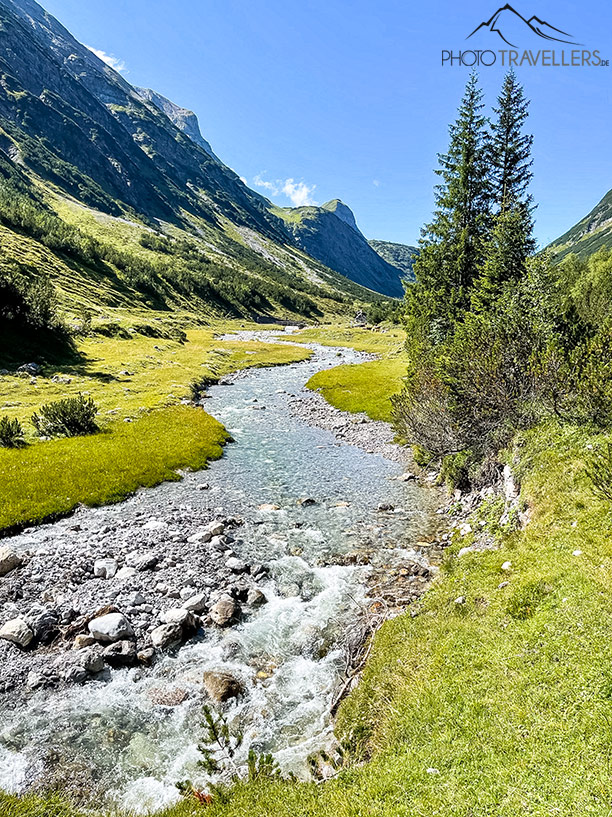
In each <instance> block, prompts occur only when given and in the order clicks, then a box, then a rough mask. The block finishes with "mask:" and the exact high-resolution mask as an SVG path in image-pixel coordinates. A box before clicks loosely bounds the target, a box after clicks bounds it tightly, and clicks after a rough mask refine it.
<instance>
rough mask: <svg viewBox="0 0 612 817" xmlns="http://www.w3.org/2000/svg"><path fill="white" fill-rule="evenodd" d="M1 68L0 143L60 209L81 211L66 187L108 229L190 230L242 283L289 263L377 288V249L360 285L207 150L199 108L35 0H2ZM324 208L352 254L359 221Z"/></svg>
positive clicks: (309, 275) (323, 279) (349, 292)
mask: <svg viewBox="0 0 612 817" xmlns="http://www.w3.org/2000/svg"><path fill="white" fill-rule="evenodd" d="M0 72H1V73H2V79H1V81H0V153H1V154H2V155H4V156H5V157H6V161H7V162H8V163H9V166H10V167H11V168H13V167H14V168H17V167H18V168H21V169H22V170H23V171H24V172H25V173H26V174H27V175H29V176H31V177H32V179H34V180H35V186H36V185H38V186H39V187H40V186H41V185H42V187H43V188H44V190H45V191H46V192H45V194H44V195H45V197H46V200H47V203H48V204H49V203H50V204H51V206H52V208H53V209H56V210H57V209H58V208H60V209H63V215H64V217H67V218H70V219H77V221H78V219H80V218H81V216H80V215H78V212H79V211H78V208H77V209H74V208H72V209H70V208H66V207H65V206H64V204H62V200H63V198H64V197H68V198H72V199H73V200H74V202H75V203H78V205H79V206H81V205H82V206H85V207H87V208H92V212H94V211H96V212H97V211H99V212H100V213H104V214H107V216H108V217H110V218H111V219H118V221H117V222H112V223H113V224H114V225H115V226H114V227H113V229H117V230H119V229H123V227H121V226H120V222H121V220H122V219H123V220H127V222H131V223H134V224H141V225H142V226H141V228H140V229H152V230H153V231H154V232H156V233H158V234H161V238H160V239H159V241H158V244H159V246H160V247H164V248H165V247H166V246H167V245H166V244H165V243H164V242H166V238H164V235H168V234H170V235H172V233H173V231H177V230H178V231H187V233H188V234H189V235H190V236H191V238H190V239H189V241H192V242H195V245H197V246H200V242H203V243H202V247H204V246H206V247H208V249H207V251H206V254H209V255H210V254H212V256H213V257H214V258H215V259H217V261H216V262H215V263H217V262H218V264H219V265H220V266H227V264H228V263H229V264H230V266H231V267H232V269H235V270H236V272H237V271H238V270H240V269H243V270H244V272H245V281H251V283H249V284H247V288H248V287H251V288H252V286H253V283H252V282H253V279H252V275H253V273H254V271H255V270H258V269H259V268H260V267H261V268H262V270H263V269H265V273H262V274H264V275H265V276H267V277H268V278H270V279H271V280H276V279H277V278H278V276H279V275H280V270H281V269H282V270H286V273H283V275H285V277H286V281H287V284H286V285H287V287H288V291H289V292H290V291H292V290H295V289H296V288H297V290H298V291H300V290H301V291H309V290H313V291H316V292H318V293H319V295H321V297H323V298H324V299H325V298H328V297H332V299H333V298H336V297H340V298H341V299H342V298H344V299H346V300H347V302H349V301H350V300H351V299H352V298H354V297H357V298H360V299H365V300H366V301H367V300H369V299H371V298H374V297H376V295H375V293H374V292H373V291H368V290H373V289H374V288H375V287H376V286H377V285H378V284H379V281H380V276H378V275H377V273H378V272H379V271H380V264H384V263H385V262H383V261H382V259H380V258H379V256H377V255H376V254H375V253H374V252H373V251H372V255H370V256H369V257H367V258H366V261H367V263H366V267H365V268H364V270H362V271H361V272H363V274H361V273H360V275H359V276H358V281H357V285H356V284H355V281H354V277H355V276H353V278H352V277H351V276H352V273H353V268H352V267H351V266H347V265H343V264H336V266H335V267H330V266H329V264H328V263H327V262H328V261H330V262H333V263H335V262H336V257H335V256H334V254H333V253H332V252H329V251H328V250H329V248H325V247H323V248H321V247H319V246H314V245H313V246H311V250H313V252H315V254H313V255H311V254H309V253H308V250H306V249H305V248H304V242H302V241H301V240H300V239H299V237H297V236H296V234H295V233H294V231H293V230H292V229H291V228H290V227H289V226H288V225H287V223H286V219H284V218H282V217H279V215H278V213H276V212H275V209H276V208H274V207H273V205H272V204H271V202H270V201H269V200H268V199H266V198H265V197H263V196H261V195H260V194H259V193H257V192H255V191H253V190H251V189H250V188H249V187H247V186H246V184H244V182H243V181H242V180H241V179H240V178H239V176H238V175H237V174H236V173H235V172H234V171H233V170H231V169H230V168H229V167H227V166H226V165H225V164H223V162H222V161H221V160H220V159H219V158H218V157H217V156H216V155H215V154H214V153H213V151H212V148H211V147H210V145H209V143H208V142H206V140H205V139H204V137H203V136H202V135H201V132H200V130H199V125H198V122H197V117H196V116H195V114H193V113H192V112H191V111H188V110H187V109H185V108H181V107H180V106H178V105H175V103H173V102H171V101H170V100H168V99H166V98H165V97H163V96H162V95H160V94H157V92H155V91H149V89H144V90H143V89H137V88H133V87H132V86H131V85H130V84H129V83H128V82H127V80H126V79H125V78H124V77H122V76H121V75H120V74H118V73H117V72H116V71H114V70H113V69H112V68H111V67H110V66H108V65H107V64H106V63H104V62H103V61H102V60H100V59H99V58H98V57H97V56H96V55H95V54H94V53H93V52H91V51H90V49H88V48H87V47H86V46H84V45H83V44H81V43H79V42H78V41H77V40H76V39H75V38H74V37H73V36H72V35H71V34H70V32H69V31H68V30H67V29H65V28H64V27H63V26H62V25H61V23H59V22H58V21H57V20H56V19H55V18H54V17H53V16H52V15H50V14H49V13H48V12H46V11H45V10H44V9H43V8H42V7H41V6H39V5H38V4H37V3H35V2H34V0H2V1H1V2H0ZM9 175H10V174H9ZM58 197H59V198H58ZM343 206H344V205H343ZM347 209H348V208H347ZM348 211H349V213H350V209H349V210H348ZM328 215H329V218H330V219H333V220H334V221H333V222H331V223H333V224H334V225H335V230H333V229H332V230H330V231H328V235H327V240H328V243H331V244H334V243H338V241H339V240H340V243H342V242H344V243H347V245H348V247H349V250H351V252H352V255H353V257H356V255H359V254H360V253H361V251H362V250H363V243H364V242H365V239H363V237H362V236H361V234H360V233H359V232H358V230H356V225H355V228H354V229H353V228H351V227H350V226H349V225H347V224H345V223H344V222H343V221H342V219H340V218H338V217H337V216H336V215H334V214H333V213H331V212H330V213H329V214H328ZM351 215H352V213H351ZM353 219H354V217H353ZM102 221H103V219H101V218H98V217H97V216H95V217H94V218H93V221H92V220H91V219H88V220H87V224H88V229H90V228H92V229H94V231H99V229H100V225H101V223H102ZM108 223H111V222H108ZM134 229H136V228H134ZM105 230H106V232H105V233H104V235H105V240H109V237H110V240H112V235H110V233H109V230H108V229H106V228H105ZM346 230H350V234H349V233H346ZM338 231H339V232H340V233H342V234H343V235H342V238H341V239H339V238H338V235H336V233H337V232H338ZM130 240H134V241H135V242H136V243H138V241H139V236H136V237H135V238H134V239H130ZM181 240H182V239H181ZM315 244H316V242H315ZM351 245H354V246H351ZM170 246H171V247H172V246H173V244H172V241H171V243H170ZM366 246H367V245H366ZM319 250H320V251H319ZM368 250H369V248H368ZM164 251H165V250H164ZM138 252H139V253H140V250H138ZM202 252H203V250H202ZM362 260H363V259H362ZM156 263H157V262H156ZM181 263H182V262H181ZM244 264H246V267H245V266H244ZM368 264H369V265H370V268H371V269H370V268H368ZM162 266H163V265H162ZM338 267H340V268H338ZM219 268H220V267H219ZM370 272H371V273H372V274H370ZM258 274H259V273H258ZM250 276H251V277H250ZM281 277H282V276H281ZM283 280H285V278H283ZM291 282H293V284H292V283H291ZM274 286H278V283H277V284H274ZM362 286H363V287H365V288H362ZM266 287H267V290H268V291H271V292H276V291H277V290H275V289H272V290H270V287H269V286H268V285H267V284H266ZM398 294H399V293H398ZM240 297H242V296H240ZM274 297H277V296H276V295H274ZM278 297H280V296H278ZM317 297H319V296H317ZM264 301H265V299H264ZM275 308H276V307H275Z"/></svg>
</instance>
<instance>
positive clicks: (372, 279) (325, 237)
mask: <svg viewBox="0 0 612 817" xmlns="http://www.w3.org/2000/svg"><path fill="white" fill-rule="evenodd" d="M273 211H274V212H275V213H277V214H279V215H280V216H281V217H282V218H284V219H285V221H286V223H287V227H288V229H290V230H291V231H292V233H293V236H294V239H295V241H296V243H297V244H298V246H300V247H301V248H302V249H303V250H304V251H305V252H307V253H308V254H309V255H311V256H312V257H313V258H317V259H318V260H319V261H321V262H322V263H323V264H326V265H327V266H328V267H331V268H332V269H335V270H337V271H338V272H340V273H342V274H343V275H346V276H347V277H348V278H351V279H352V280H353V281H355V282H356V283H358V284H361V285H362V286H368V287H370V288H372V289H375V290H377V291H378V292H381V293H383V294H384V295H389V296H391V297H394V298H401V297H402V296H403V292H404V290H403V286H402V278H403V271H402V270H401V269H400V268H398V267H397V266H393V265H392V264H390V263H389V262H388V261H386V260H385V259H384V258H382V257H381V256H380V255H379V254H378V253H377V252H376V251H375V250H374V249H372V247H371V246H370V244H369V243H368V241H367V239H366V238H365V237H364V236H363V234H362V233H361V232H360V230H359V228H358V227H357V224H356V222H355V216H354V215H353V213H352V211H351V210H350V208H349V207H347V205H346V204H344V203H343V202H341V201H340V200H339V199H334V200H333V201H329V202H326V203H325V204H324V205H322V206H321V207H315V206H307V207H286V208H277V207H275V208H273Z"/></svg>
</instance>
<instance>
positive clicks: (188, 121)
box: [136, 88, 221, 162]
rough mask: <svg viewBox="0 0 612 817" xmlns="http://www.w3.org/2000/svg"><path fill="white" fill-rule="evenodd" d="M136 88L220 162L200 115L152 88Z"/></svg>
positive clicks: (143, 96) (144, 97)
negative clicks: (204, 129) (201, 125)
mask: <svg viewBox="0 0 612 817" xmlns="http://www.w3.org/2000/svg"><path fill="white" fill-rule="evenodd" d="M136 90H137V91H138V93H139V94H140V96H141V97H142V98H143V99H145V100H146V101H147V102H152V103H153V104H154V105H155V107H156V108H159V110H160V111H162V112H163V113H165V114H166V116H167V117H168V119H169V120H170V121H171V122H172V124H173V125H176V127H177V128H178V129H179V130H180V131H182V132H183V133H184V134H185V135H186V136H188V137H189V138H190V139H191V141H192V142H195V143H196V145H199V146H200V147H201V148H204V150H205V151H206V153H208V155H209V156H212V158H213V159H216V160H217V161H218V162H220V161H221V159H219V157H218V156H215V154H214V153H213V150H212V148H211V146H210V144H209V143H208V142H207V141H206V139H204V137H203V136H202V133H201V131H200V123H199V122H198V117H197V116H196V115H195V114H194V112H193V111H190V110H188V109H187V108H181V107H180V105H176V104H175V103H174V102H172V101H171V100H170V99H167V98H166V97H165V96H162V95H161V94H158V93H157V92H156V91H152V90H151V89H150V88H136Z"/></svg>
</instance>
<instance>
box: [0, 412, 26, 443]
mask: <svg viewBox="0 0 612 817" xmlns="http://www.w3.org/2000/svg"><path fill="white" fill-rule="evenodd" d="M0 445H1V446H2V447H3V448H18V447H19V446H20V445H23V428H22V427H21V423H20V422H19V420H18V419H17V418H16V417H15V418H14V419H12V420H11V419H10V418H9V417H7V416H4V417H3V418H2V419H1V420H0Z"/></svg>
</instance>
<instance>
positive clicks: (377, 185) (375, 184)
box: [372, 179, 380, 187]
mask: <svg viewBox="0 0 612 817" xmlns="http://www.w3.org/2000/svg"><path fill="white" fill-rule="evenodd" d="M372 184H373V185H374V187H380V182H379V181H378V179H372Z"/></svg>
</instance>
